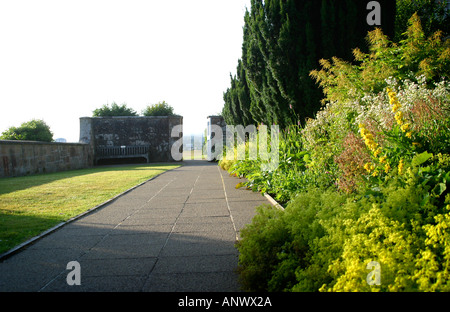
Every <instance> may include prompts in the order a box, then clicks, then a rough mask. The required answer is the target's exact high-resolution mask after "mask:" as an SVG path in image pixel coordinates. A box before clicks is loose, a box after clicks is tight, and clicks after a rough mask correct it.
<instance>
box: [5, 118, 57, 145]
mask: <svg viewBox="0 0 450 312" xmlns="http://www.w3.org/2000/svg"><path fill="white" fill-rule="evenodd" d="M0 139H2V140H20V141H41V142H52V141H53V133H52V132H51V130H50V127H49V126H48V125H47V124H46V123H45V122H44V121H43V120H36V119H33V120H31V121H28V122H24V123H23V124H22V125H21V126H20V127H11V128H9V129H8V130H6V131H4V132H3V133H2V135H1V136H0Z"/></svg>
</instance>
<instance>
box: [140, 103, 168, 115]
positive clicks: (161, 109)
mask: <svg viewBox="0 0 450 312" xmlns="http://www.w3.org/2000/svg"><path fill="white" fill-rule="evenodd" d="M142 115H144V116H173V115H174V113H173V107H172V106H170V105H169V104H167V103H166V101H162V102H159V103H157V104H153V105H150V106H147V108H146V109H145V110H144V111H143V112H142Z"/></svg>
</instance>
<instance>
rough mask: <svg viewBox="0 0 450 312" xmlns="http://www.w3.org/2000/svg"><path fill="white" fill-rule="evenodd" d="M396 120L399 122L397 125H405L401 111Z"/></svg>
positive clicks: (396, 115)
mask: <svg viewBox="0 0 450 312" xmlns="http://www.w3.org/2000/svg"><path fill="white" fill-rule="evenodd" d="M395 120H397V123H398V124H399V125H402V124H403V113H402V112H401V111H398V112H397V113H396V114H395Z"/></svg>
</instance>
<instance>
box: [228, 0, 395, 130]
mask: <svg viewBox="0 0 450 312" xmlns="http://www.w3.org/2000/svg"><path fill="white" fill-rule="evenodd" d="M378 2H379V3H380V5H381V8H382V11H381V12H380V13H381V19H382V23H381V24H382V25H381V27H382V28H383V31H384V33H386V34H388V35H390V36H393V34H394V15H393V14H392V13H389V12H395V2H393V1H391V0H380V1H378ZM367 3H368V1H360V0H339V1H337V0H321V1H318V0H301V1H296V0H251V9H250V11H248V10H247V11H246V13H245V17H244V19H245V25H244V29H243V33H244V34H243V35H244V38H243V39H244V40H243V45H242V58H241V60H239V64H238V75H237V77H236V78H233V77H232V86H231V88H230V89H229V90H227V92H226V93H225V94H224V101H225V106H224V110H223V112H224V116H227V117H226V120H227V122H229V123H235V124H238V123H240V124H247V123H248V122H256V123H265V124H278V125H280V126H281V127H282V128H284V127H286V126H288V125H290V124H293V123H297V122H300V123H304V121H305V120H306V118H308V117H313V116H314V114H315V112H317V110H319V109H320V100H321V98H322V97H323V94H322V91H321V90H320V89H319V87H318V86H317V85H316V84H315V82H314V81H313V80H312V79H311V77H310V76H309V73H310V72H311V70H313V69H316V68H317V67H318V66H319V63H318V61H319V60H320V59H322V58H330V57H332V56H337V57H339V58H341V59H344V60H348V61H351V60H352V59H353V55H352V50H353V49H354V48H356V47H363V48H362V50H364V46H365V37H366V35H367V32H368V31H370V30H373V28H374V27H375V26H371V25H368V23H367V15H368V14H369V13H370V12H369V11H368V10H367Z"/></svg>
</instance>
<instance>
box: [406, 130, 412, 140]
mask: <svg viewBox="0 0 450 312" xmlns="http://www.w3.org/2000/svg"><path fill="white" fill-rule="evenodd" d="M406 137H407V138H409V139H411V137H412V132H411V131H410V132H408V133H407V134H406Z"/></svg>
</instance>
